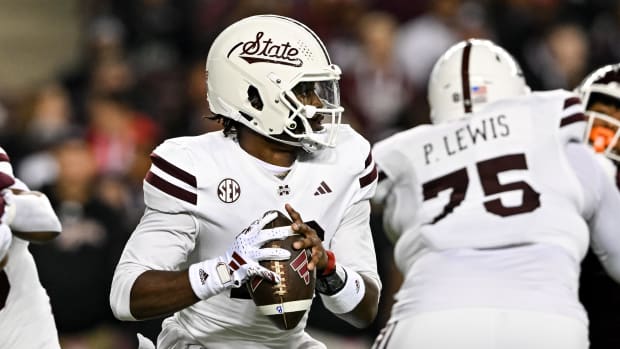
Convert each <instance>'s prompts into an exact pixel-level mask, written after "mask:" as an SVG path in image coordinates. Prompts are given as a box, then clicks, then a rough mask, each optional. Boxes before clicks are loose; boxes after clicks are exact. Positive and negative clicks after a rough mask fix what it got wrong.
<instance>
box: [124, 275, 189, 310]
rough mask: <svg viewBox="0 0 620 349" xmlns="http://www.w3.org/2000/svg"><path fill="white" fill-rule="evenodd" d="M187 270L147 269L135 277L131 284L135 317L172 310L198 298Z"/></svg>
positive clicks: (131, 304)
mask: <svg viewBox="0 0 620 349" xmlns="http://www.w3.org/2000/svg"><path fill="white" fill-rule="evenodd" d="M198 301H199V299H198V297H196V295H195V294H194V291H192V287H191V285H190V282H189V278H188V275H187V270H184V271H159V270H149V271H145V272H144V273H142V274H141V275H140V276H138V278H137V279H136V281H135V283H134V284H133V287H132V288H131V297H130V309H131V314H132V315H133V316H134V317H135V318H136V319H138V320H144V319H148V318H154V317H160V316H164V315H168V314H171V313H174V312H175V311H179V310H181V309H184V308H187V307H188V306H190V305H192V304H194V303H196V302H198Z"/></svg>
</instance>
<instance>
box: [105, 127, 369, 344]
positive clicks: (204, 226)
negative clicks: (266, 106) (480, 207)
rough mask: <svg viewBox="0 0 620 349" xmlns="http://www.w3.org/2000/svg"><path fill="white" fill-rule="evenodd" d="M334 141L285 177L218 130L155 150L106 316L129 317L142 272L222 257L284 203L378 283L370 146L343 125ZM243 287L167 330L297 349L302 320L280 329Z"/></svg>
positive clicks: (206, 339)
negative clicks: (142, 211) (246, 230)
mask: <svg viewBox="0 0 620 349" xmlns="http://www.w3.org/2000/svg"><path fill="white" fill-rule="evenodd" d="M338 137H339V138H338V145H337V147H335V148H326V149H324V150H321V151H319V152H316V153H313V154H304V156H303V157H302V158H299V159H298V160H297V161H296V162H295V164H294V165H293V167H292V169H291V170H290V172H289V173H288V175H287V176H286V177H285V178H283V179H280V178H278V177H276V176H274V175H273V174H272V173H271V172H270V171H268V170H267V169H266V168H264V167H263V166H261V165H260V164H259V163H258V162H257V161H256V159H255V158H253V157H252V156H251V155H249V154H247V153H246V152H245V151H244V150H243V149H242V148H241V147H240V146H239V144H238V143H237V142H236V141H235V140H234V139H232V138H231V137H225V136H224V134H223V133H222V132H213V133H207V134H204V135H201V136H197V137H182V138H176V139H171V140H168V141H166V142H164V143H163V144H161V145H160V146H159V147H157V148H156V149H155V151H154V152H153V154H152V156H151V157H152V162H153V164H152V166H151V169H150V171H149V173H148V174H147V176H146V179H145V181H144V193H145V194H144V195H145V203H146V205H147V211H146V213H145V215H144V217H143V219H142V221H141V222H140V224H139V225H138V227H137V228H136V230H135V231H134V233H133V234H132V236H131V238H130V239H129V241H128V243H127V245H126V247H125V250H124V252H123V255H122V257H121V260H120V262H119V265H118V267H117V269H116V272H115V276H114V281H113V284H112V292H111V296H110V297H111V303H112V307H113V309H114V308H116V309H128V307H129V295H130V290H131V286H132V285H133V282H134V281H135V279H136V277H137V276H139V275H140V274H141V273H142V272H144V271H146V270H150V269H155V270H183V269H185V268H187V267H188V266H189V265H191V264H193V263H196V262H199V261H202V260H206V259H211V258H215V257H217V256H220V255H222V254H223V253H224V252H225V251H226V250H227V249H228V248H229V246H230V245H231V244H232V242H233V241H234V238H235V236H236V235H237V234H238V233H239V232H241V231H242V230H243V229H244V228H246V227H247V226H248V225H249V224H250V223H251V222H252V221H254V220H255V219H257V218H260V217H261V216H262V215H263V213H265V212H266V211H268V210H280V211H281V212H283V213H285V214H286V211H285V209H284V205H285V203H290V204H291V205H292V206H293V208H295V209H296V210H297V211H298V212H300V214H301V217H302V218H303V219H304V221H305V222H307V223H308V224H310V225H311V226H312V227H313V228H314V229H315V230H316V231H317V233H318V234H319V236H320V237H321V238H322V239H323V244H324V246H325V247H326V248H327V249H330V250H332V251H334V253H335V255H336V258H337V260H338V263H342V264H343V265H346V266H348V267H350V268H352V269H354V270H356V271H358V272H360V273H362V274H365V275H366V276H369V277H370V278H371V279H374V280H376V282H377V284H380V281H379V278H378V275H377V270H376V257H375V252H374V246H373V243H372V236H371V232H370V228H369V212H370V211H369V202H368V200H369V199H370V197H372V195H373V194H374V190H375V187H376V178H377V171H376V168H375V164H374V162H373V161H372V159H371V157H370V145H369V143H368V142H367V141H366V140H365V139H363V138H362V137H361V136H360V135H359V134H357V133H356V132H355V131H353V130H352V129H351V128H350V127H349V126H347V125H341V126H340V128H339V135H338ZM360 205H362V206H363V207H364V209H363V210H361V211H360V210H359V207H360ZM360 212H364V214H360ZM244 288H245V287H244V286H242V288H241V289H233V290H232V291H225V292H224V293H222V294H219V295H216V296H214V297H212V298H209V299H207V300H204V301H200V302H198V303H196V304H194V305H193V306H190V307H188V308H186V309H183V310H181V311H179V312H178V313H176V314H175V315H173V317H171V318H168V319H167V320H166V322H165V323H166V324H167V326H168V327H170V326H176V327H178V328H181V329H182V331H183V332H186V333H189V334H191V336H192V337H193V338H194V339H195V340H196V341H197V342H200V343H202V344H203V345H206V346H207V347H211V346H209V345H210V344H212V343H218V342H221V343H239V344H238V345H237V346H238V347H243V344H241V343H246V345H249V346H250V347H252V348H261V347H270V348H271V347H274V348H275V347H283V348H293V347H295V346H296V345H301V344H302V343H301V342H300V340H301V338H302V337H303V336H304V335H305V334H304V332H303V329H304V327H305V324H306V319H304V320H303V321H301V323H300V324H299V325H298V326H297V327H296V328H295V329H293V330H290V331H281V330H278V329H277V328H276V327H275V325H273V324H272V323H271V321H270V320H269V319H268V318H267V317H265V316H263V315H261V314H259V313H258V312H257V310H256V307H255V305H254V303H253V302H252V300H251V299H249V297H247V296H246V295H244V294H243V293H244V292H243V290H244ZM115 304H119V305H115ZM121 312H122V311H121ZM117 313H118V310H117ZM306 318H307V315H306ZM161 344H162V336H160V345H161ZM293 344H295V346H293ZM229 345H230V344H229Z"/></svg>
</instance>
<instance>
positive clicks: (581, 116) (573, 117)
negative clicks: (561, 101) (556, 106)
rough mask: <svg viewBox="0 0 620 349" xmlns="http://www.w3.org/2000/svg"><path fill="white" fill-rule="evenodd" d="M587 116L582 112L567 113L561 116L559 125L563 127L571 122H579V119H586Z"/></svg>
mask: <svg viewBox="0 0 620 349" xmlns="http://www.w3.org/2000/svg"><path fill="white" fill-rule="evenodd" d="M587 120H588V117H587V116H585V114H584V113H575V114H573V115H569V116H567V117H564V118H562V121H560V127H564V126H567V125H570V124H573V123H575V122H580V121H587Z"/></svg>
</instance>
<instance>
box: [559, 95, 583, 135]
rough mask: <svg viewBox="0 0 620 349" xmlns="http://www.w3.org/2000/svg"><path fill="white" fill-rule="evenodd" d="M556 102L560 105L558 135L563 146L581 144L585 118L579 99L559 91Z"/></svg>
mask: <svg viewBox="0 0 620 349" xmlns="http://www.w3.org/2000/svg"><path fill="white" fill-rule="evenodd" d="M557 93H558V101H559V103H560V112H559V120H558V121H557V122H558V126H559V129H560V130H559V134H560V139H561V140H562V141H563V142H564V144H566V143H568V142H583V140H584V136H585V132H586V126H587V117H586V115H585V111H584V106H583V104H582V102H581V99H580V98H579V97H577V95H575V94H574V93H572V92H569V91H563V90H560V91H558V92H557Z"/></svg>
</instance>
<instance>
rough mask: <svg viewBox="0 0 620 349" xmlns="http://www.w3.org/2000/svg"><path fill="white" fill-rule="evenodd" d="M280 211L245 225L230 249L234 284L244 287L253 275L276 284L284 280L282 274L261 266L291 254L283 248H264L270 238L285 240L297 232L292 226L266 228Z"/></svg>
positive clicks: (227, 257)
mask: <svg viewBox="0 0 620 349" xmlns="http://www.w3.org/2000/svg"><path fill="white" fill-rule="evenodd" d="M277 216H278V214H277V213H276V212H269V213H267V214H266V215H265V216H263V217H262V218H260V219H257V220H255V221H254V222H252V224H250V226H248V227H247V228H245V229H244V230H243V231H242V232H241V233H239V235H237V237H236V238H235V241H234V242H233V244H232V246H231V247H230V248H229V249H228V251H227V252H226V257H225V258H226V259H227V260H228V265H229V267H230V268H231V271H232V277H233V286H234V287H240V286H241V285H242V284H243V283H244V282H245V281H247V280H248V279H249V278H250V277H252V276H260V277H262V278H263V279H267V280H268V281H271V282H273V283H276V284H277V283H280V276H279V275H277V274H276V273H274V272H272V271H270V270H268V269H267V268H264V267H263V266H261V265H260V264H259V263H258V262H259V261H262V260H286V259H288V258H290V257H291V253H290V252H289V251H287V250H285V249H283V248H263V247H261V246H262V245H263V244H265V243H266V242H268V241H273V240H284V239H285V238H286V237H288V236H290V235H292V234H293V232H292V231H291V229H289V228H287V227H282V228H278V229H263V228H264V227H265V225H267V224H268V223H270V222H271V221H273V220H274V219H275V218H276V217H277Z"/></svg>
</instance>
